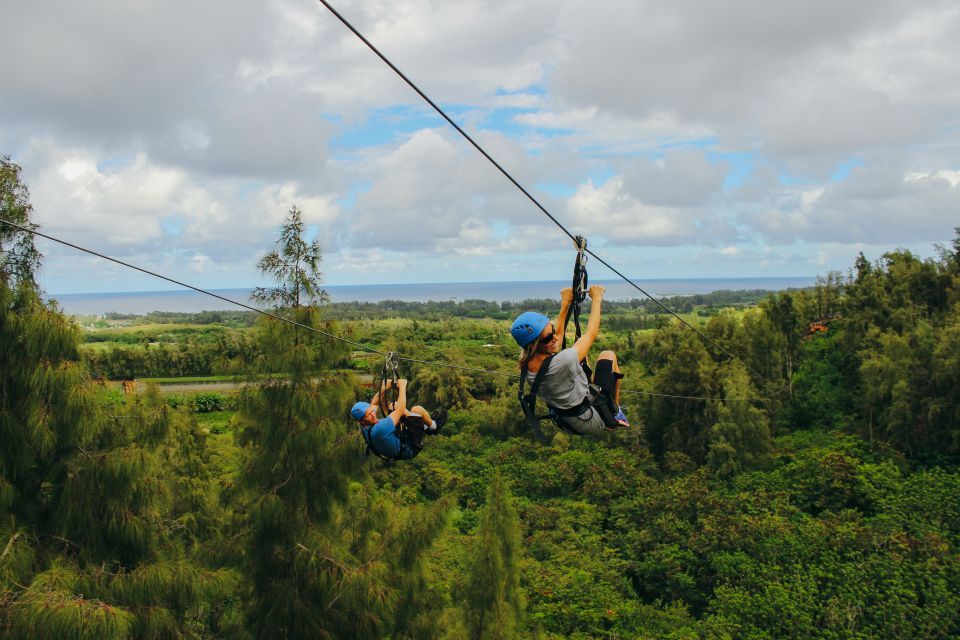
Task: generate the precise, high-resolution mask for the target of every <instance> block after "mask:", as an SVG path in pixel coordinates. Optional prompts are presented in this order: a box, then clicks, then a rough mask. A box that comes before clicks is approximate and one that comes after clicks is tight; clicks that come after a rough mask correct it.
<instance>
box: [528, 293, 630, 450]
mask: <svg viewBox="0 0 960 640" xmlns="http://www.w3.org/2000/svg"><path fill="white" fill-rule="evenodd" d="M588 293H589V295H590V299H591V306H590V322H589V324H588V325H587V329H586V331H585V332H584V334H583V335H582V336H581V337H580V339H579V340H577V341H576V342H575V343H574V345H573V346H572V347H570V348H569V349H564V350H562V351H561V350H560V344H561V338H562V336H561V335H557V327H563V326H564V324H565V322H564V321H565V320H566V317H567V314H568V313H569V312H570V305H571V303H572V302H573V289H570V288H567V289H564V290H563V291H561V292H560V315H559V316H558V317H557V319H556V321H555V322H553V323H551V322H550V320H549V319H548V318H547V317H546V316H544V315H543V314H540V313H535V312H532V311H527V312H525V313H522V314H520V316H518V317H517V319H516V320H515V321H514V323H513V326H512V327H511V328H510V333H511V335H513V338H514V340H515V341H516V342H517V344H518V345H520V347H521V349H523V351H522V352H521V353H520V370H521V371H523V370H524V368H526V371H527V374H526V375H527V382H529V383H531V384H532V383H533V382H534V380H535V379H536V374H537V372H538V371H539V370H540V367H541V366H542V365H543V363H544V361H545V360H547V358H551V357H552V359H551V360H550V364H549V365H548V369H547V372H546V373H545V374H544V376H543V380H542V382H541V384H540V388H539V389H538V390H537V396H538V397H540V399H542V400H543V401H544V402H545V403H546V404H547V406H548V407H550V408H552V409H554V410H555V411H556V412H557V413H558V414H559V415H561V416H562V417H561V418H560V420H562V422H563V425H564V426H566V427H567V428H568V429H569V430H570V431H573V432H575V433H579V434H582V435H588V434H598V433H602V432H603V431H605V430H607V429H609V428H611V427H617V426H621V427H627V426H630V425H629V423H628V422H627V419H626V416H624V414H623V410H622V409H621V408H620V382H621V380H622V379H623V374H622V373H621V372H620V367H619V365H618V364H617V354H616V353H614V352H613V351H602V352H601V353H600V355H599V356H598V357H597V362H596V371H595V372H594V375H593V380H588V379H587V374H586V372H585V371H584V369H583V367H582V366H581V365H580V363H581V362H582V361H583V360H585V359H586V358H587V356H588V355H589V353H590V348H591V347H592V346H593V342H594V341H595V340H596V339H597V334H598V333H599V332H600V307H601V304H602V302H603V293H604V288H603V287H602V286H600V285H593V286H591V287H590V289H589V292H588ZM591 382H592V383H593V384H594V385H595V386H597V387H599V388H600V392H599V395H598V396H597V397H595V398H593V399H592V400H593V401H592V402H586V401H587V400H588V399H589V398H591V389H590V383H591ZM600 403H606V406H605V407H603V409H604V410H605V411H606V413H607V416H608V418H607V419H606V420H605V419H604V416H603V415H601V411H600V407H598V405H599V404H600ZM578 407H579V408H581V409H582V411H577V410H576V409H577V408H578Z"/></svg>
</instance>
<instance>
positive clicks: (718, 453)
mask: <svg viewBox="0 0 960 640" xmlns="http://www.w3.org/2000/svg"><path fill="white" fill-rule="evenodd" d="M723 397H724V398H723V401H722V402H721V403H720V407H719V408H718V410H717V423H716V424H715V425H713V428H712V429H710V449H709V452H708V453H707V465H708V466H709V467H711V468H712V469H713V470H714V471H715V472H716V473H717V474H719V475H722V476H727V477H732V476H734V475H736V474H738V473H740V472H741V471H751V470H754V469H760V468H763V467H764V466H766V465H767V464H769V462H770V452H771V449H772V448H773V442H772V441H771V438H770V425H769V421H768V420H767V416H766V414H764V412H763V411H762V410H760V409H758V408H757V407H755V406H752V405H751V402H752V401H754V400H755V399H756V398H757V392H756V389H754V387H753V385H752V384H750V377H749V376H748V375H747V372H746V370H745V369H744V368H743V366H742V365H741V364H740V363H738V362H732V363H730V364H729V365H728V366H727V368H726V371H725V375H724V377H723Z"/></svg>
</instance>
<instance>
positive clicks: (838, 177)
mask: <svg viewBox="0 0 960 640" xmlns="http://www.w3.org/2000/svg"><path fill="white" fill-rule="evenodd" d="M862 166H863V160H861V159H860V158H847V159H846V160H844V161H843V162H841V163H840V164H839V165H837V168H836V169H834V170H833V173H831V174H830V182H841V181H843V180H845V179H846V178H847V176H849V175H850V172H851V171H853V170H854V169H856V168H857V167H862Z"/></svg>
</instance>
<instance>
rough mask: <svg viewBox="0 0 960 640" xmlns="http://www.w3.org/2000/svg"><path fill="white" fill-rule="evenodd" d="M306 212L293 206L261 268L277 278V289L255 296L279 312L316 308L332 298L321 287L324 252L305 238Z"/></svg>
mask: <svg viewBox="0 0 960 640" xmlns="http://www.w3.org/2000/svg"><path fill="white" fill-rule="evenodd" d="M305 230H306V229H305V225H304V224H303V212H302V211H301V210H300V209H299V208H298V207H297V206H296V205H293V206H291V207H290V211H289V212H288V213H287V219H286V221H285V222H284V223H283V226H282V227H280V237H279V238H277V242H276V247H274V249H273V251H271V252H270V253H268V254H267V255H265V256H264V257H262V258H260V260H259V262H257V269H259V271H260V273H262V274H264V275H267V276H270V277H271V278H273V281H274V286H273V287H257V288H256V289H254V290H253V293H252V294H251V297H252V298H253V299H254V300H256V301H258V302H265V303H268V304H271V305H273V306H274V307H276V308H278V309H285V308H293V307H300V306H305V307H309V306H313V305H316V304H320V303H323V302H327V301H328V300H329V298H330V296H329V295H328V294H327V292H326V291H324V290H323V289H322V288H321V287H320V284H321V274H320V262H321V258H322V255H321V249H320V243H319V242H318V241H317V240H314V241H313V242H307V240H306V238H304V231H305Z"/></svg>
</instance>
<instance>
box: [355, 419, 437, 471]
mask: <svg viewBox="0 0 960 640" xmlns="http://www.w3.org/2000/svg"><path fill="white" fill-rule="evenodd" d="M414 417H416V418H419V433H413V431H415V430H416V428H415V427H411V428H408V427H407V418H411V419H412V418H414ZM371 429H373V425H370V426H368V427H361V428H360V433H361V435H363V441H364V442H366V443H367V452H366V455H368V456H369V455H370V454H371V453H373V455H375V456H377V457H378V458H380V459H381V460H388V461H389V460H398V459H399V458H392V457H390V456H385V455H383V454H382V453H380V452H379V451H377V448H376V447H374V446H373V439H372V438H371V437H370V430H371ZM394 433H396V434H397V439H399V440H400V445H401V446H400V450H401V451H403V447H404V446H406V447H407V448H409V449H410V450H412V451H414V452H416V453H419V452H420V451H421V450H422V449H423V433H424V432H423V418H422V417H420V416H416V414H414V415H412V416H403V417H402V418H400V422H399V424H397V425H396V427H394ZM417 436H419V437H417Z"/></svg>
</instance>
